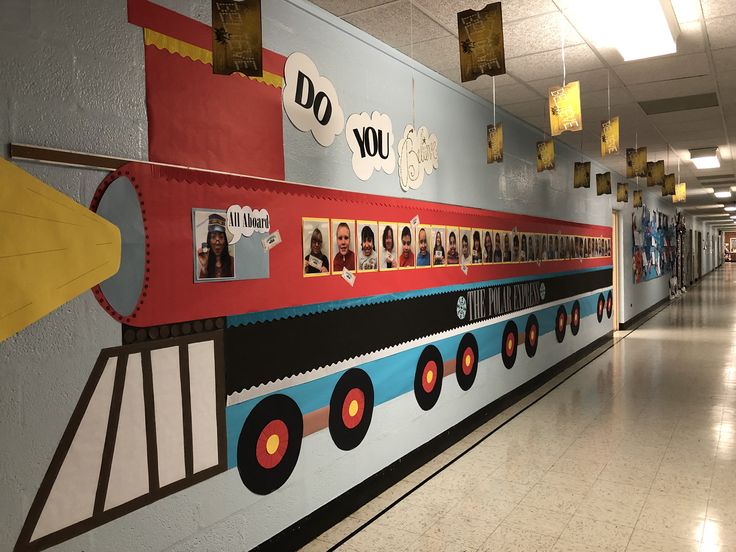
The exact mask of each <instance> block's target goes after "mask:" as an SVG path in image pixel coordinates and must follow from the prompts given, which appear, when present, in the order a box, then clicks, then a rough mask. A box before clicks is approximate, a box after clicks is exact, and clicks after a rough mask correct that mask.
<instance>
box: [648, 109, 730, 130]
mask: <svg viewBox="0 0 736 552" xmlns="http://www.w3.org/2000/svg"><path fill="white" fill-rule="evenodd" d="M649 120H650V121H652V122H653V123H654V124H656V125H658V126H659V125H660V124H665V125H667V124H668V125H686V124H690V123H693V122H707V123H709V124H715V123H718V124H720V122H721V109H720V107H706V108H703V109H688V110H685V111H671V112H668V113H657V114H654V115H650V116H649Z"/></svg>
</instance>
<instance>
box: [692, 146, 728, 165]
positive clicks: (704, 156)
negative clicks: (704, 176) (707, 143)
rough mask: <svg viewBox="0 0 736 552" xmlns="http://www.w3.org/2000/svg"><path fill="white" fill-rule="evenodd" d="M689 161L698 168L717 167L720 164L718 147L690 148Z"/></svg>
mask: <svg viewBox="0 0 736 552" xmlns="http://www.w3.org/2000/svg"><path fill="white" fill-rule="evenodd" d="M690 161H692V162H693V165H695V167H697V168H698V169H717V168H718V167H720V166H721V161H720V160H719V155H718V148H716V147H713V148H698V149H691V150H690Z"/></svg>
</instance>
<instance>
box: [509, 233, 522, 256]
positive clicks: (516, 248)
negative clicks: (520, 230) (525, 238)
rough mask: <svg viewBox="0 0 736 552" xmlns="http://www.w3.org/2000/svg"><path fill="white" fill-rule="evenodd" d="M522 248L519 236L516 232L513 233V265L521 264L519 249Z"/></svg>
mask: <svg viewBox="0 0 736 552" xmlns="http://www.w3.org/2000/svg"><path fill="white" fill-rule="evenodd" d="M520 248H521V243H520V242H519V234H517V233H516V232H513V233H512V237H511V262H512V263H518V262H519V249H520Z"/></svg>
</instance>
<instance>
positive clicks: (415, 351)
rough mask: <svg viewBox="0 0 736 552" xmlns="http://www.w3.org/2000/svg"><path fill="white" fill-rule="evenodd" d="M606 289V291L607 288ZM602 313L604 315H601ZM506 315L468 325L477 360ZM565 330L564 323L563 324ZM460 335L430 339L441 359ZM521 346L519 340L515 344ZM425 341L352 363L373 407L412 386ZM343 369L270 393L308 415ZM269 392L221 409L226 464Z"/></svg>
mask: <svg viewBox="0 0 736 552" xmlns="http://www.w3.org/2000/svg"><path fill="white" fill-rule="evenodd" d="M606 293H607V292H606ZM599 295H600V293H594V294H591V295H588V296H586V297H582V298H580V299H578V301H579V302H580V318H581V319H582V318H584V317H586V316H590V315H595V314H596V310H597V307H598V296H599ZM605 297H606V295H605V293H604V298H605ZM574 302H575V301H574V300H570V301H566V302H565V303H562V304H564V305H565V310H566V311H567V316H568V323H569V319H570V313H571V311H572V306H573V303H574ZM559 307H560V305H559V304H557V305H554V306H550V307H546V308H543V309H540V310H539V311H535V312H534V314H535V315H536V317H537V321H538V322H539V335H540V336H542V335H544V334H546V333H549V332H553V331H554V329H555V320H556V317H557V310H558V309H559ZM528 317H529V314H524V315H521V316H516V317H514V318H511V319H510V320H513V321H514V322H515V323H516V326H517V328H518V330H519V332H520V333H521V332H523V331H524V330H525V328H526V321H527V319H528ZM604 317H605V314H604ZM508 320H509V319H506V320H503V321H501V322H497V323H495V324H494V323H493V322H491V323H490V324H489V325H488V326H484V327H482V328H479V329H476V330H472V333H473V334H474V335H475V338H476V340H477V342H478V361H479V362H480V361H482V360H485V359H488V358H491V357H493V356H496V355H498V354H500V353H501V336H502V334H503V330H504V328H505V327H506V324H507V323H508ZM568 331H569V328H568ZM463 335H464V334H462V333H461V334H459V335H455V336H452V337H448V338H445V339H441V340H439V341H435V342H433V343H432V344H433V345H434V346H435V347H437V348H438V349H439V351H440V353H441V354H442V358H443V360H445V361H447V360H449V359H454V358H455V354H456V352H457V348H458V345H459V344H460V340H461V339H462V336H463ZM520 346H521V347H523V344H520ZM425 347H426V345H420V346H417V347H412V348H411V349H408V350H406V351H401V352H398V353H395V354H393V355H389V356H387V357H384V358H381V359H378V360H373V361H370V362H366V363H363V364H358V365H357V366H358V367H360V368H361V369H362V370H364V371H365V372H366V373H367V374H368V376H369V377H370V378H371V382H372V383H373V389H374V406H378V405H380V404H382V403H384V402H387V401H390V400H391V399H395V398H396V397H399V396H401V395H403V394H404V393H408V392H413V391H414V373H415V370H416V364H417V360H418V359H419V355H420V354H421V352H422V350H424V348H425ZM345 371H346V370H343V371H340V372H338V373H335V374H330V375H328V376H324V377H321V378H318V379H315V380H313V381H308V382H305V383H301V384H298V385H294V386H293V387H288V388H286V389H280V390H278V391H274V392H273V393H281V394H283V395H287V396H289V397H291V398H292V399H294V401H295V402H296V403H297V405H298V406H299V409H300V410H301V411H302V414H308V413H310V412H313V411H315V410H318V409H320V408H323V407H325V406H327V405H329V404H330V397H331V396H332V390H333V389H334V387H335V384H336V383H337V381H338V380H339V379H340V377H341V376H342V375H343V374H344V373H345ZM273 393H267V394H265V395H261V396H259V397H256V398H254V399H250V400H247V401H245V402H242V403H239V404H235V405H232V406H228V407H227V408H226V409H225V416H226V417H225V420H226V427H227V443H228V447H227V449H228V450H227V464H228V468H234V467H235V466H236V465H237V458H236V456H237V442H238V439H239V438H240V431H241V429H242V427H243V424H244V423H245V420H246V418H247V417H248V415H249V414H250V412H251V410H253V408H254V407H255V406H256V405H257V404H258V403H259V402H260V401H261V400H262V399H263V398H264V397H267V396H268V395H271V394H273Z"/></svg>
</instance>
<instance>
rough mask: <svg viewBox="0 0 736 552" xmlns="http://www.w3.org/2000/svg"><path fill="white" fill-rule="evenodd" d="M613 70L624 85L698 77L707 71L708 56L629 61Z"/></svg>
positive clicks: (702, 54) (697, 55) (666, 57)
mask: <svg viewBox="0 0 736 552" xmlns="http://www.w3.org/2000/svg"><path fill="white" fill-rule="evenodd" d="M614 70H615V71H616V73H617V74H618V76H619V77H620V78H621V80H622V81H623V82H624V84H626V85H632V84H641V83H645V82H661V81H664V80H671V79H682V78H687V77H698V76H703V75H707V74H708V73H709V70H708V58H707V57H706V55H705V54H704V53H701V54H686V55H682V56H663V57H659V58H652V59H646V60H641V61H629V62H627V63H624V64H622V65H618V66H616V67H615V68H614Z"/></svg>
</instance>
